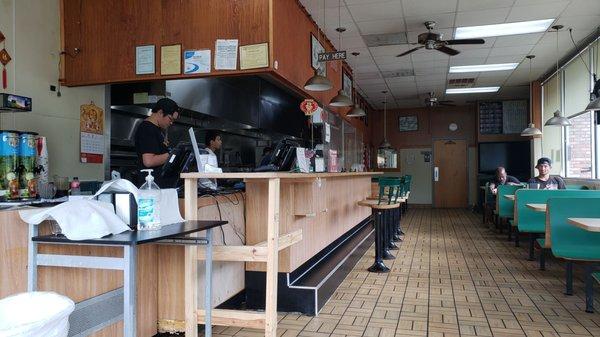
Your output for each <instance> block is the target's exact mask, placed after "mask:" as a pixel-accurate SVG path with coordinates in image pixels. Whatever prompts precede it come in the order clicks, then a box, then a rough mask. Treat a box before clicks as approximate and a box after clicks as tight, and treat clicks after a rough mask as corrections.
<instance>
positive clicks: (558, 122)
mask: <svg viewBox="0 0 600 337" xmlns="http://www.w3.org/2000/svg"><path fill="white" fill-rule="evenodd" d="M563 27H564V26H562V25H556V26H552V29H554V30H556V82H557V83H556V99H557V100H558V105H559V107H558V108H557V109H556V111H554V117H552V118H550V119H549V120H547V121H546V124H544V125H546V126H570V125H571V122H570V121H569V119H568V118H566V117H564V116H562V114H561V112H560V85H559V84H560V81H559V79H558V76H559V75H560V73H559V69H558V31H559V30H561V29H562V28H563Z"/></svg>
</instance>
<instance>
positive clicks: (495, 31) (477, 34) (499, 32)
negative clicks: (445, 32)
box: [454, 19, 554, 39]
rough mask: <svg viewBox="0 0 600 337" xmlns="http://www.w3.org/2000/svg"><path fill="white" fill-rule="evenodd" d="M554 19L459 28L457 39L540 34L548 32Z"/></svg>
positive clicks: (457, 29)
mask: <svg viewBox="0 0 600 337" xmlns="http://www.w3.org/2000/svg"><path fill="white" fill-rule="evenodd" d="M552 22H554V19H544V20H534V21H522V22H511V23H500V24H495V25H484V26H470V27H458V28H456V33H455V34H454V38H455V39H473V38H482V37H492V36H507V35H518V34H529V33H539V32H545V31H546V30H548V27H550V25H551V24H552Z"/></svg>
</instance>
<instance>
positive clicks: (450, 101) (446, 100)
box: [438, 100, 454, 103]
mask: <svg viewBox="0 0 600 337" xmlns="http://www.w3.org/2000/svg"><path fill="white" fill-rule="evenodd" d="M438 102H439V103H454V101H448V100H446V101H438Z"/></svg>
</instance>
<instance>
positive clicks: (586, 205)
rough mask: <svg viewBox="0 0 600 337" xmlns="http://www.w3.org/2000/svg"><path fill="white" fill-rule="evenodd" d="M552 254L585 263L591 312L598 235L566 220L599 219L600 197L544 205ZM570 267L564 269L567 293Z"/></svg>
mask: <svg viewBox="0 0 600 337" xmlns="http://www.w3.org/2000/svg"><path fill="white" fill-rule="evenodd" d="M547 205H548V218H549V219H548V220H549V222H550V241H551V249H552V254H553V255H554V256H556V257H558V258H562V259H566V260H568V262H585V264H584V268H585V288H586V289H585V292H586V311H587V312H593V310H594V307H593V285H594V279H593V274H594V270H595V268H597V267H598V264H599V263H600V232H590V231H586V230H584V229H581V228H579V227H576V226H574V225H572V224H570V223H568V220H567V219H568V218H600V207H598V206H600V198H579V197H576V198H567V199H565V198H551V199H549V200H548V202H547ZM572 281H573V279H572V265H571V266H569V265H568V269H567V293H569V287H572Z"/></svg>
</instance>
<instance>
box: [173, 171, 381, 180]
mask: <svg viewBox="0 0 600 337" xmlns="http://www.w3.org/2000/svg"><path fill="white" fill-rule="evenodd" d="M381 174H383V172H332V173H329V172H314V173H291V172H235V173H233V172H232V173H197V172H191V173H182V174H181V178H183V179H186V178H194V179H275V178H279V179H306V178H341V177H363V176H376V175H381Z"/></svg>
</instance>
